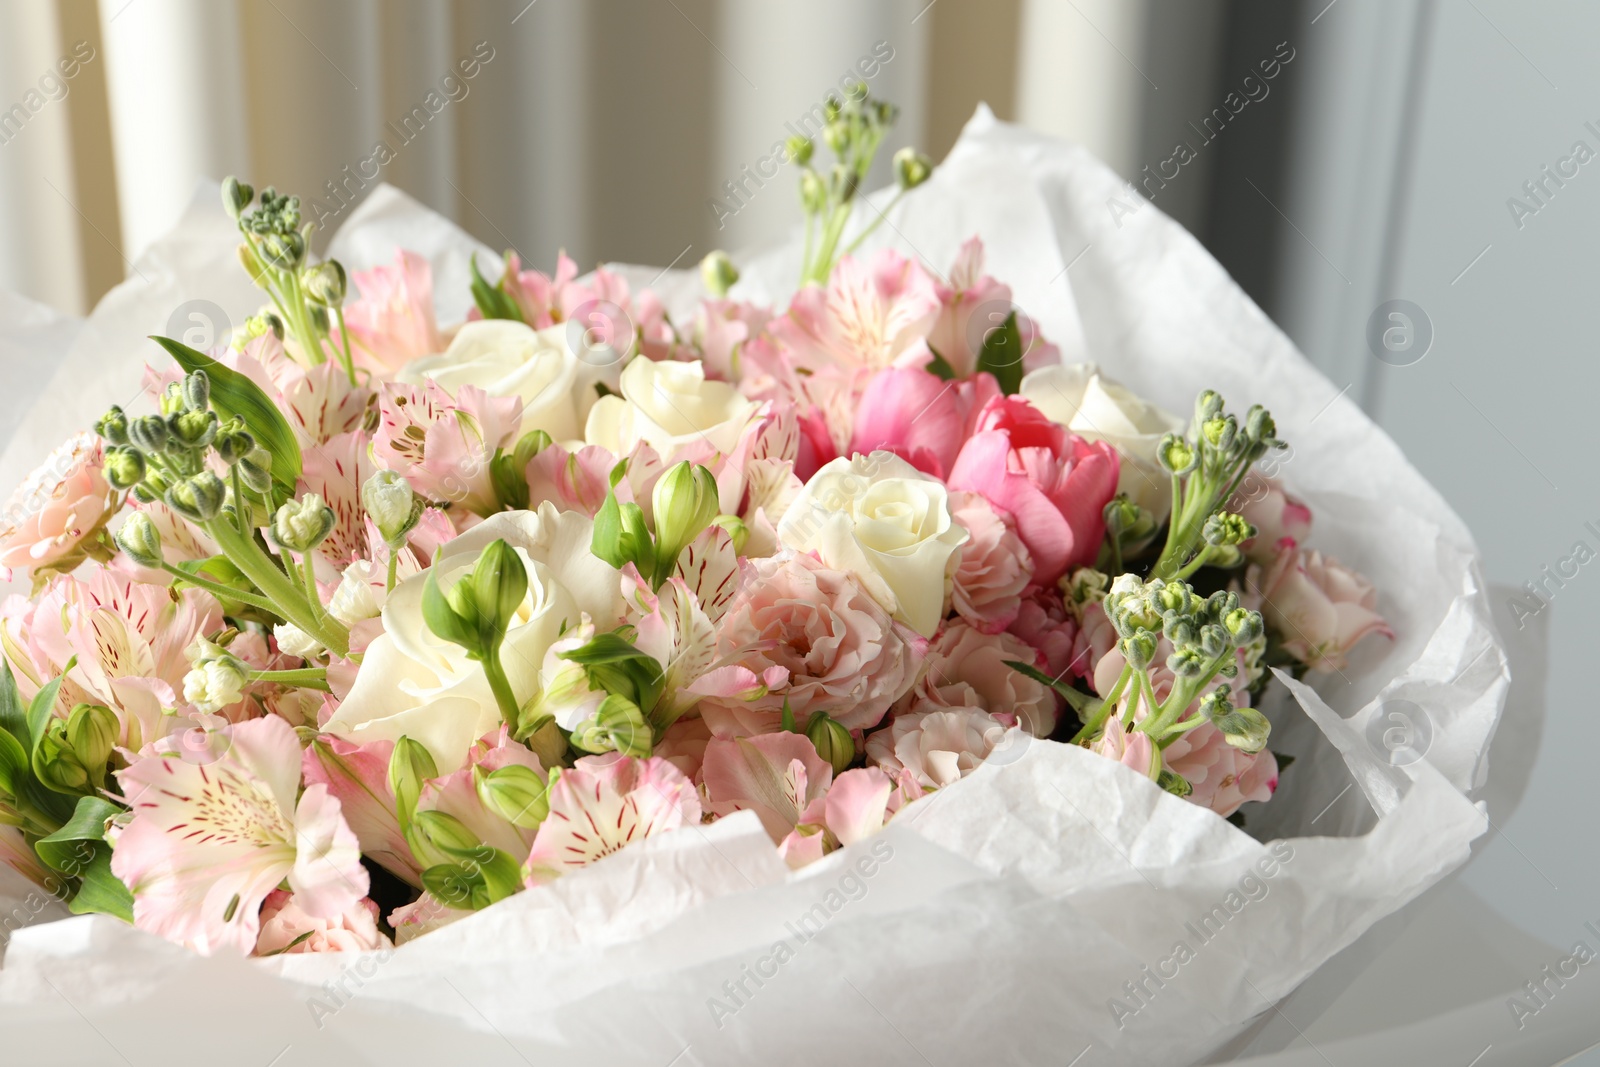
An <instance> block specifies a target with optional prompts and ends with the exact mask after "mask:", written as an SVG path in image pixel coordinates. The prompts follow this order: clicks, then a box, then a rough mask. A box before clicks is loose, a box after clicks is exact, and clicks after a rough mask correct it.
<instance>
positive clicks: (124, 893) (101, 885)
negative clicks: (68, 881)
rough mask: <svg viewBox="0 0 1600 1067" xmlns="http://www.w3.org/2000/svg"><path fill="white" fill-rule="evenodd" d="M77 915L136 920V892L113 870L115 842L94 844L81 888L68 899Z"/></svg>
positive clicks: (125, 920) (68, 907)
mask: <svg viewBox="0 0 1600 1067" xmlns="http://www.w3.org/2000/svg"><path fill="white" fill-rule="evenodd" d="M67 910H68V911H70V912H72V913H73V914H74V915H91V914H100V915H114V916H116V917H117V918H119V919H121V920H122V921H123V922H125V923H131V922H133V894H132V893H130V892H128V887H127V886H125V885H123V884H122V879H120V878H118V877H117V876H116V875H114V874H112V873H111V846H109V845H107V844H105V843H104V842H101V843H100V844H98V845H95V846H94V858H93V859H92V860H90V861H89V865H88V866H87V867H86V868H84V872H83V881H82V883H81V884H80V885H79V886H78V892H77V893H76V894H74V895H73V898H72V899H71V900H70V901H68V902H67Z"/></svg>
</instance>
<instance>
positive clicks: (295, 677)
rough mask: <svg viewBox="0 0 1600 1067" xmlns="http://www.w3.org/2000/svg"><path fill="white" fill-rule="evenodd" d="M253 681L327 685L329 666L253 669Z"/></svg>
mask: <svg viewBox="0 0 1600 1067" xmlns="http://www.w3.org/2000/svg"><path fill="white" fill-rule="evenodd" d="M250 680H251V681H252V682H278V683H279V684H281V685H302V686H303V685H318V684H321V685H327V684H328V668H326V667H303V668H300V669H297V670H283V671H251V672H250Z"/></svg>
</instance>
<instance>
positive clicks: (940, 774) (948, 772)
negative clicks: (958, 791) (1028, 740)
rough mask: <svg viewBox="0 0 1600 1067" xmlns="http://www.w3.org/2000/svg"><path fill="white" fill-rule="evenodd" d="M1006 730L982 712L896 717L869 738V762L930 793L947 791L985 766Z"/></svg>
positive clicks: (944, 710) (963, 709)
mask: <svg viewBox="0 0 1600 1067" xmlns="http://www.w3.org/2000/svg"><path fill="white" fill-rule="evenodd" d="M1011 729H1016V727H1011ZM1006 730H1007V726H1006V724H1005V723H1002V722H1001V721H1000V720H999V719H996V718H995V717H994V716H992V715H990V714H989V713H988V712H986V711H984V710H983V709H982V708H971V707H954V708H942V709H933V710H929V711H919V712H915V713H913V714H908V715H896V716H895V717H894V721H893V722H892V723H890V724H889V728H888V729H886V730H878V731H877V732H875V733H873V734H872V735H871V736H869V737H868V738H867V758H868V759H869V760H871V761H872V762H873V763H875V764H877V765H878V766H879V767H880V768H882V769H883V770H884V771H887V772H888V773H889V774H899V773H900V772H902V771H906V772H909V773H910V774H911V776H912V777H913V778H915V779H916V781H917V783H918V784H919V785H921V786H922V787H923V788H925V789H942V788H944V787H945V786H947V785H949V784H950V783H952V782H955V781H958V780H960V779H962V778H965V777H966V776H967V775H969V774H971V773H972V772H973V771H975V770H977V769H978V768H979V767H980V766H982V764H983V761H984V760H986V759H988V758H989V754H990V753H991V752H993V751H994V749H995V747H996V746H997V745H999V744H1000V743H1001V741H1002V740H1003V739H1004V738H1005V736H1006Z"/></svg>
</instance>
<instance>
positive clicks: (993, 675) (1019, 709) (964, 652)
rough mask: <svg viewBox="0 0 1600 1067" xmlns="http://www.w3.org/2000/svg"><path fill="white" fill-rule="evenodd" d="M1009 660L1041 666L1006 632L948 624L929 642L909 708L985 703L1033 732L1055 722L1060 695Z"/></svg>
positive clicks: (1027, 648) (956, 622)
mask: <svg viewBox="0 0 1600 1067" xmlns="http://www.w3.org/2000/svg"><path fill="white" fill-rule="evenodd" d="M1007 661H1014V662H1019V663H1032V664H1034V665H1035V666H1037V665H1038V659H1037V656H1036V654H1035V653H1034V650H1033V649H1032V648H1031V647H1030V646H1029V645H1028V644H1027V643H1026V642H1024V641H1023V640H1022V639H1021V638H1018V637H1014V636H1012V635H1011V634H1008V633H997V634H986V633H983V632H982V631H980V630H978V629H975V628H974V627H972V626H970V625H968V624H967V623H966V622H965V621H963V620H961V619H955V620H952V621H951V622H948V623H946V624H945V627H944V629H943V630H942V631H940V632H939V634H938V636H936V637H935V638H934V639H933V641H932V642H931V643H930V644H929V645H928V670H927V672H926V673H925V674H924V675H923V676H922V680H921V681H919V682H918V683H917V685H916V688H914V689H912V690H911V693H910V695H909V696H908V697H907V699H906V701H905V705H904V706H905V708H906V710H908V711H912V712H919V711H932V710H934V709H937V708H981V709H982V710H984V711H987V712H988V713H989V714H991V715H994V716H996V717H998V718H1000V719H1001V721H1003V722H1005V723H1006V724H1007V725H1009V724H1011V723H1013V722H1015V723H1020V724H1021V725H1022V726H1023V728H1024V729H1026V730H1027V731H1028V732H1029V733H1031V734H1033V735H1034V736H1035V737H1048V736H1049V735H1050V731H1051V730H1054V729H1055V725H1056V699H1057V698H1056V695H1055V693H1054V692H1053V691H1052V690H1051V689H1050V688H1049V687H1048V686H1046V685H1045V684H1044V683H1043V682H1038V681H1035V680H1034V679H1032V678H1029V677H1028V676H1027V675H1025V674H1023V673H1021V672H1020V671H1018V670H1016V669H1015V668H1012V667H1008V666H1006V663H1007Z"/></svg>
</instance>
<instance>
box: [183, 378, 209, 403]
mask: <svg viewBox="0 0 1600 1067" xmlns="http://www.w3.org/2000/svg"><path fill="white" fill-rule="evenodd" d="M181 388H182V389H183V406H184V407H185V408H186V409H188V410H189V411H205V410H206V409H207V408H209V407H210V406H211V378H210V377H209V376H207V374H206V372H205V371H203V370H197V371H195V372H193V373H192V374H186V375H184V376H183V381H182V383H181Z"/></svg>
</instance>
